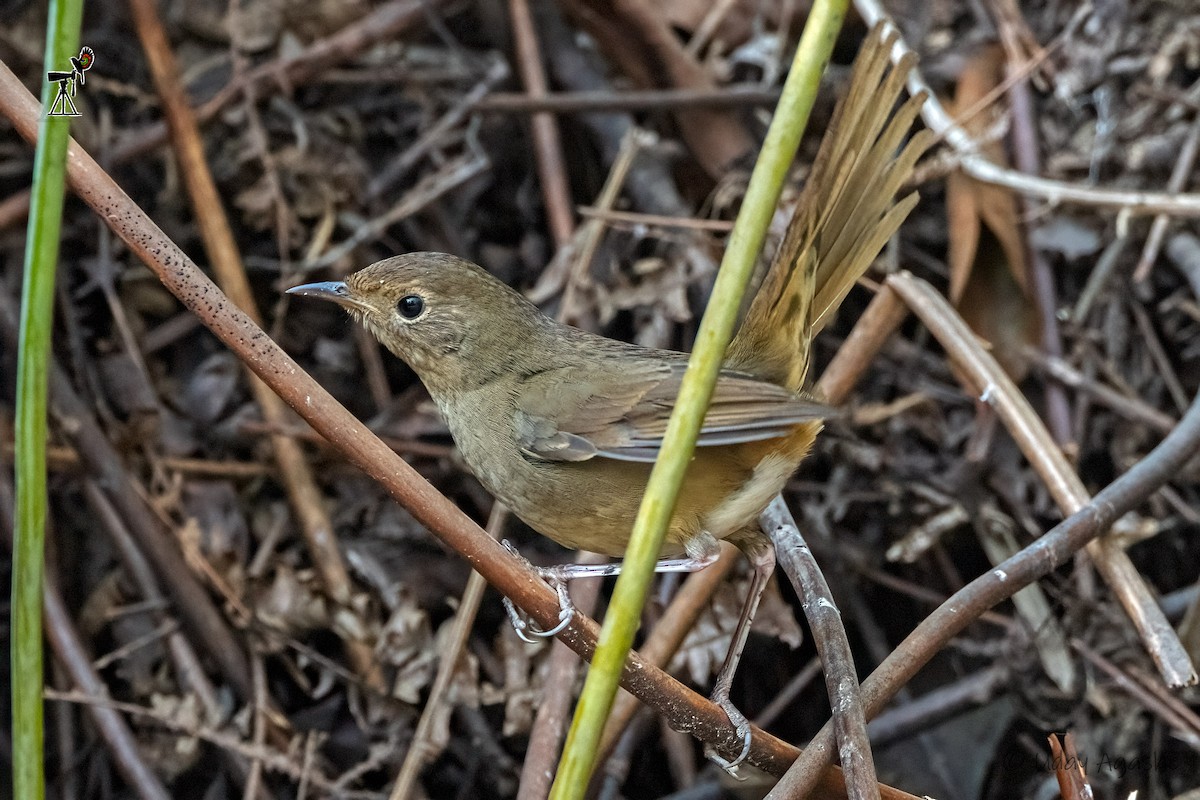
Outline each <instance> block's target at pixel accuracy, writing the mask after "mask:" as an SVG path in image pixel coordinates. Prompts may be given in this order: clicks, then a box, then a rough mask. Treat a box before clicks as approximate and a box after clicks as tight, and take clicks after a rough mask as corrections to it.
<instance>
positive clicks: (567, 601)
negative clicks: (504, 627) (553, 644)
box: [500, 539, 575, 644]
mask: <svg viewBox="0 0 1200 800" xmlns="http://www.w3.org/2000/svg"><path fill="white" fill-rule="evenodd" d="M500 543H501V544H502V545H504V546H505V547H506V548H507V549H508V551H509V552H510V553H512V554H513V555H514V556H516V557H517V558H519V559H521V560H522V561H524V562H525V563H526V564H527V565H528V566H529V567H530V568H532V569H534V570H536V571H537V574H538V575H539V576H541V578H542V580H544V581H545V582H546V583H548V584H550V586H551V587H552V588H553V589H554V591H555V593H556V594H557V595H558V624H557V625H555V626H554V627H553V628H551V629H549V630H542V629H541V628H539V627H537V626H536V625H535V624H534V622H533V620H531V619H528V618H527V617H523V616H522V615H521V612H520V611H518V610H517V607H516V605H515V604H514V603H513V601H512V600H509V599H508V598H507V597H505V598H503V601H504V610H505V611H507V612H508V619H509V621H510V622H512V626H513V630H514V631H516V632H517V638H518V639H520V640H521V641H523V642H526V643H528V644H534V643H535V642H536V641H537V640H538V639H549V638H550V637H552V636H556V635H558V634H559V633H561V632H562V631H563V630H564V629H565V628H566V627H567V626H568V625H570V624H571V619H572V618H573V617H574V616H575V605H574V604H573V603H572V602H571V596H570V595H569V594H567V584H566V581H564V580H562V578H560V577H559V576H558V574H557V573H556V572H555V571H554V570H553V569H540V568H537V567H534V566H533V564H530V563H529V560H528V559H527V558H525V556H523V555H521V554H520V552H518V551H517V548H516V547H514V546H513V545H512V543H511V542H509V541H508V540H507V539H502V540H501V541H500ZM531 637H532V638H531Z"/></svg>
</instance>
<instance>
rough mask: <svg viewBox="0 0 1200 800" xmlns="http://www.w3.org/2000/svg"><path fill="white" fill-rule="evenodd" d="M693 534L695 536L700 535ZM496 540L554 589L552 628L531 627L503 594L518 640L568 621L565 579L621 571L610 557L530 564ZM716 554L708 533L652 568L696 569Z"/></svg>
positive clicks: (570, 614) (606, 575)
mask: <svg viewBox="0 0 1200 800" xmlns="http://www.w3.org/2000/svg"><path fill="white" fill-rule="evenodd" d="M697 538H698V539H699V538H700V537H697ZM500 543H501V544H503V545H504V546H505V547H506V548H508V551H509V552H510V553H512V554H513V555H515V556H516V557H517V558H519V559H521V560H522V561H524V562H525V563H526V564H528V565H529V566H530V567H531V568H532V569H534V570H535V571H536V572H537V574H538V575H539V576H541V578H542V580H544V581H545V582H546V583H548V584H550V585H551V586H552V587H554V591H555V592H557V593H558V620H559V622H558V624H557V625H555V626H554V627H553V628H551V629H550V630H546V631H544V630H541V629H540V628H537V627H534V625H533V622H532V621H530V620H526V619H523V618H522V617H521V614H520V612H519V611H517V607H516V606H515V605H513V602H512V601H511V600H509V599H508V598H507V597H505V598H504V610H505V611H507V612H508V619H509V621H511V622H512V626H513V630H515V631H516V632H517V637H518V638H519V639H521V641H523V642H528V643H530V644H532V643H533V642H534V640H533V639H531V638H529V637H530V636H534V637H537V638H539V639H547V638H549V637H551V636H555V635H556V634H558V633H560V632H561V631H562V630H563V629H564V628H566V627H567V625H569V624H570V622H571V618H572V617H573V616H574V615H575V606H574V604H573V603H572V602H571V596H570V595H569V594H567V581H572V580H575V579H576V578H609V577H613V576H615V575H620V574H621V562H619V561H613V562H611V563H608V564H558V565H557V566H553V567H534V566H533V565H532V564H530V563H529V560H528V559H526V558H525V557H524V556H522V555H521V554H520V553H519V552H518V551H517V548H516V547H514V546H513V545H512V543H510V542H509V541H508V540H507V539H503V540H501V542H500ZM720 555H721V549H720V547H719V546H718V545H717V541H716V539H713V538H712V537H711V536H709V537H706V538H704V539H703V540H702V541H701V542H700V544H698V545H696V546H691V543H689V547H688V555H687V556H685V557H684V558H663V559H660V560H659V561H658V562H657V563H656V564H655V565H654V571H655V572H699V571H700V570H702V569H704V568H705V567H707V566H708V565H710V564H712V563H713V562H714V561H716V560H717V558H718V557H719V556H720Z"/></svg>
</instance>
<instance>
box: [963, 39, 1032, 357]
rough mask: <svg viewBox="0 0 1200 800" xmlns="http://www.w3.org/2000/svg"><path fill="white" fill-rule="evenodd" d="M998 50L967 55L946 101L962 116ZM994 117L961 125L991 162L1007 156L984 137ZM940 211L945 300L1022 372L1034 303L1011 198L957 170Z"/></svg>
mask: <svg viewBox="0 0 1200 800" xmlns="http://www.w3.org/2000/svg"><path fill="white" fill-rule="evenodd" d="M1003 66H1004V52H1003V50H1002V49H1001V48H1000V46H999V45H989V46H988V47H986V48H984V49H983V50H982V51H980V52H979V53H978V54H977V55H976V56H975V57H974V58H973V59H971V60H970V61H969V62H967V65H966V67H964V68H963V71H962V74H961V75H960V77H959V81H958V89H957V91H956V92H955V96H954V102H953V103H952V104H950V105H951V108H952V110H953V114H954V115H955V116H961V115H963V114H964V113H965V112H968V111H970V110H972V109H973V108H974V107H975V106H976V104H977V103H978V102H979V101H980V100H981V99H982V98H984V97H985V96H987V94H988V93H989V92H991V91H992V90H993V89H994V88H995V87H996V86H998V85H999V84H1000V81H1001V76H1002V70H1003ZM992 121H993V116H992V115H990V114H987V113H976V114H973V115H972V116H971V117H969V118H967V119H966V120H964V121H963V123H962V124H963V127H964V128H965V129H966V130H967V131H968V132H969V133H970V134H971V135H972V137H973V138H975V139H976V140H977V141H982V142H983V144H981V146H980V150H981V151H982V153H983V154H984V155H985V156H987V158H988V159H989V160H991V161H993V162H995V163H997V164H1000V165H1004V166H1007V163H1008V160H1007V157H1006V155H1005V153H1004V146H1003V143H1002V142H1000V141H986V140H987V139H988V138H989V137H988V135H987V134H988V129H989V128H990V127H991V123H992ZM946 216H947V223H948V226H949V238H950V248H949V253H948V254H947V261H948V262H949V267H950V301H951V302H952V303H954V305H955V307H957V308H958V310H959V312H960V313H961V314H962V316H963V319H965V320H966V321H967V324H968V325H970V326H971V329H972V330H974V331H975V332H976V333H977V334H979V335H980V336H981V337H983V338H984V339H986V340H987V341H988V342H990V343H991V345H992V351H993V354H994V355H995V356H996V360H998V361H999V362H1000V364H1001V366H1003V367H1004V369H1005V371H1007V372H1008V373H1009V374H1010V375H1012V377H1013V378H1014V379H1017V380H1020V379H1021V378H1023V377H1024V376H1025V373H1026V371H1027V369H1028V365H1027V364H1026V363H1025V359H1024V356H1023V355H1022V350H1023V348H1024V346H1025V345H1034V344H1036V343H1037V342H1038V341H1039V340H1040V338H1041V333H1040V325H1039V323H1038V317H1037V309H1036V306H1035V305H1034V301H1033V297H1032V295H1031V293H1030V290H1029V280H1028V274H1029V269H1028V265H1027V263H1026V257H1025V242H1024V238H1023V234H1022V231H1021V226H1020V221H1019V215H1018V208H1017V198H1016V196H1015V195H1014V194H1013V193H1012V192H1011V191H1009V190H1008V189H1005V188H1003V187H1000V186H994V185H991V184H986V183H982V182H980V181H977V180H975V179H974V178H971V177H969V176H967V175H965V174H963V173H962V172H954V173H952V174H951V175H950V177H949V178H948V179H947V181H946Z"/></svg>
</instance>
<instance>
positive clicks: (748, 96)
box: [0, 85, 779, 218]
mask: <svg viewBox="0 0 1200 800" xmlns="http://www.w3.org/2000/svg"><path fill="white" fill-rule="evenodd" d="M778 102H779V90H778V89H763V88H762V87H760V86H758V85H746V86H738V85H733V86H722V87H719V88H715V89H643V90H631V91H614V90H596V91H578V92H549V93H547V94H544V95H541V96H537V97H535V96H534V95H532V94H514V93H512V92H493V93H492V94H490V95H488V96H487V97H484V98H482V99H480V100H479V101H478V102H477V103H475V105H474V110H475V111H481V112H491V113H524V114H536V113H539V112H546V113H552V114H578V113H581V112H588V111H660V110H663V109H673V108H724V107H739V106H750V107H761V108H773V107H774V106H775V105H776V104H777V103H778ZM0 205H2V204H0ZM0 218H3V212H2V211H0Z"/></svg>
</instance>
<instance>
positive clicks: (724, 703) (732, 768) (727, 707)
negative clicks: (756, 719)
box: [704, 696, 751, 780]
mask: <svg viewBox="0 0 1200 800" xmlns="http://www.w3.org/2000/svg"><path fill="white" fill-rule="evenodd" d="M712 701H713V702H714V703H716V704H717V705H718V706H719V707H720V709H721V710H722V711H724V712H725V716H727V717H729V721H730V722H731V723H732V724H733V727H734V729H735V730H736V731H737V732H738V734H740V735H741V737H742V752H740V753H738V755H737V757H736V758H734V759H733V760H732V761H730V760H728V759H726V758H724V757H723V756H722V755H721V754H720V753H718V752H717V751H716V748H714V747H713V746H712V745H709V744H706V745H705V746H704V755H705V756H706V757H707V758H708V759H709V760H710V761H712V762H713V763H714V764H716V765H717V766H718V767H720V768H721V769H723V770H725V771H726V772H728V773H729V774H730V775H731V776H732V777H734V778H737V779H738V780H744V779H743V778H742V776H741V775H739V774H738V767H739V766H741V764H742V763H743V762H744V761H745V760H746V757H747V756H749V755H750V742H751V732H750V720H748V719H746V715H745V714H743V713H742V712H741V711H738V709H737V706H735V705H734V704H733V703H732V702H730V700H729V698H728V697H716V696H714V697H713V698H712Z"/></svg>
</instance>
